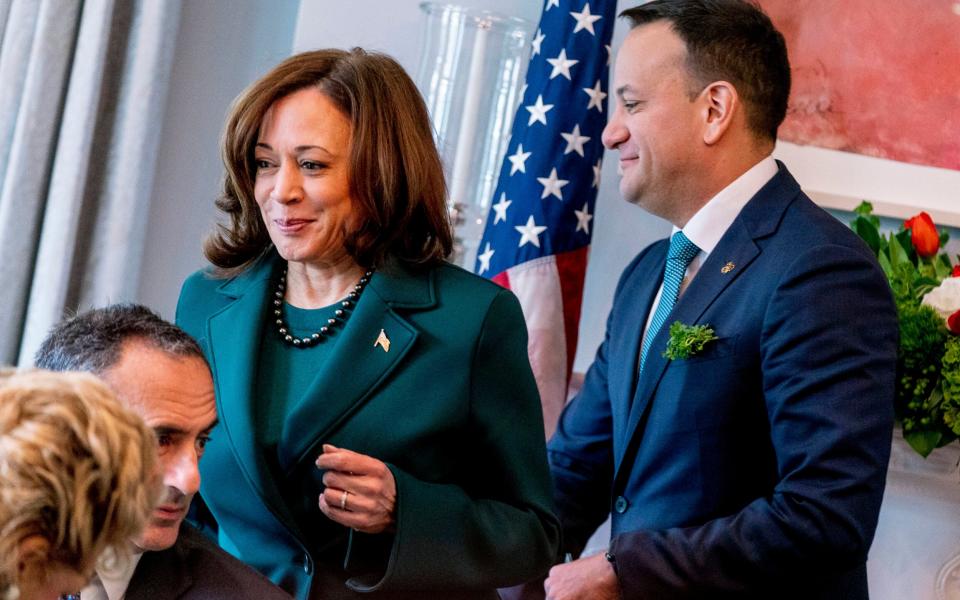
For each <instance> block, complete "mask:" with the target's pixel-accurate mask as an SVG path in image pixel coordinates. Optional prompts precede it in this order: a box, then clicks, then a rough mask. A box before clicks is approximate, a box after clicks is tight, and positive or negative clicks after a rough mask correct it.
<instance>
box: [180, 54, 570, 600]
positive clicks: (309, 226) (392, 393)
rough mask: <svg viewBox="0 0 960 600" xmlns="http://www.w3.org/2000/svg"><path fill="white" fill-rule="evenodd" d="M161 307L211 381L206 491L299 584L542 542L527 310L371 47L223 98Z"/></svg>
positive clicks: (451, 589)
mask: <svg viewBox="0 0 960 600" xmlns="http://www.w3.org/2000/svg"><path fill="white" fill-rule="evenodd" d="M223 156H224V163H225V165H226V169H227V174H226V178H225V184H224V193H223V196H222V197H221V199H220V200H219V201H218V206H219V208H220V209H221V210H223V211H224V212H225V213H226V215H227V217H228V223H227V224H225V225H224V226H222V227H221V228H220V229H219V230H218V231H217V232H216V233H215V234H214V235H213V236H212V237H211V238H210V239H209V240H208V241H207V244H206V246H205V253H206V255H207V257H208V259H209V260H210V262H211V263H213V265H214V268H213V269H212V270H210V271H203V272H199V273H196V274H194V275H193V276H191V277H190V278H189V279H188V280H187V281H186V283H185V284H184V286H183V290H182V292H181V296H180V303H179V305H178V307H177V323H179V324H180V325H181V326H182V327H183V328H184V329H186V330H187V331H188V332H190V333H191V334H192V335H194V336H195V337H196V338H197V339H198V340H199V341H200V343H201V345H202V346H203V348H204V351H205V353H206V355H207V358H208V359H209V362H210V366H211V369H212V371H213V376H214V380H215V383H216V395H217V408H218V411H219V417H220V425H219V426H218V427H217V429H216V430H215V431H214V433H213V441H212V442H211V443H210V444H209V445H208V446H207V449H206V454H205V456H204V459H203V462H202V463H201V472H202V481H203V483H202V487H201V495H202V497H203V499H204V501H205V502H206V504H207V506H208V507H209V509H210V512H211V513H212V515H213V516H214V517H215V519H216V521H217V525H218V533H217V535H218V538H219V542H220V544H221V545H222V546H223V547H224V548H226V549H227V550H228V551H230V552H231V553H233V554H235V555H236V556H238V557H239V558H240V559H242V560H244V561H246V562H248V563H249V564H251V565H253V566H254V567H256V568H258V569H259V570H261V571H262V572H263V573H265V574H266V575H267V576H268V577H270V578H271V579H272V580H273V581H274V582H275V583H277V584H278V585H280V586H281V587H283V588H284V589H286V590H287V591H289V592H291V593H292V594H293V595H294V596H295V597H297V598H301V599H306V598H332V599H336V598H358V597H372V598H381V597H382V598H445V599H446V598H451V599H453V598H496V592H495V588H497V587H503V586H508V585H511V584H514V583H520V582H523V581H527V580H529V579H531V578H534V577H536V576H539V575H542V574H543V573H544V572H545V571H546V570H547V569H548V568H549V565H550V564H551V563H552V561H553V559H554V557H555V554H556V552H557V548H558V545H559V525H558V522H557V519H556V517H555V516H554V513H553V506H552V500H551V486H550V479H549V472H548V467H547V463H546V453H545V447H544V439H543V436H544V433H543V425H542V416H541V413H540V403H539V398H538V395H537V389H536V385H535V383H534V379H533V375H532V373H531V371H530V365H529V362H528V359H527V352H526V328H525V324H524V320H523V315H522V313H521V311H520V307H519V304H518V302H517V300H516V298H515V297H514V296H513V295H512V294H511V293H510V292H509V291H507V290H505V289H502V288H500V287H498V286H496V285H495V284H492V283H490V282H488V281H486V280H483V279H481V278H478V277H476V276H474V275H472V274H470V273H468V272H466V271H463V270H461V269H459V268H457V267H454V266H451V265H449V264H446V263H444V262H443V259H444V258H445V257H446V256H447V255H448V254H449V252H450V248H451V245H452V234H451V230H450V226H449V224H448V219H447V216H446V205H445V186H444V181H443V174H442V168H441V164H440V160H439V157H438V155H437V152H436V148H435V146H434V143H433V138H432V134H431V131H430V126H429V121H428V118H427V113H426V108H425V106H424V104H423V101H422V99H421V98H420V96H419V94H418V92H417V90H416V88H415V87H414V85H413V83H412V81H410V78H409V77H408V76H407V75H406V73H404V72H403V70H402V68H401V67H400V66H399V65H398V64H397V63H396V62H395V61H393V60H392V59H390V58H389V57H386V56H383V55H378V54H373V53H369V54H368V53H366V52H364V51H362V50H359V49H355V50H353V51H350V52H346V51H339V50H322V51H316V52H307V53H303V54H299V55H296V56H294V57H292V58H290V59H288V60H286V61H284V62H283V63H281V64H280V65H278V66H277V67H276V68H275V69H274V70H273V71H271V72H270V73H268V74H267V75H266V76H264V77H263V78H262V79H260V80H259V81H257V82H256V83H254V84H253V85H252V86H251V87H250V88H249V89H247V90H246V91H245V92H244V93H243V94H242V95H241V96H240V97H239V98H238V99H237V101H236V102H235V104H234V106H233V108H232V111H231V114H230V116H229V118H228V122H227V126H226V134H225V137H224V148H223Z"/></svg>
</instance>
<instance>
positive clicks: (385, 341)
mask: <svg viewBox="0 0 960 600" xmlns="http://www.w3.org/2000/svg"><path fill="white" fill-rule="evenodd" d="M377 346H380V347H381V348H383V351H384V352H390V338H388V337H387V333H386V332H385V331H384V330H382V329H381V330H380V335H378V336H377V341H375V342H374V343H373V347H374V348H376V347H377Z"/></svg>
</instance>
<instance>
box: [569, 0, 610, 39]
mask: <svg viewBox="0 0 960 600" xmlns="http://www.w3.org/2000/svg"><path fill="white" fill-rule="evenodd" d="M570 16H571V17H573V18H574V19H576V20H577V26H576V27H574V28H573V32H574V33H576V32H578V31H580V30H581V29H586V30H587V31H589V32H590V35H597V32H596V31H594V30H593V24H594V23H596V22H597V21H599V20H600V19H602V18H603V17H601V16H600V15H591V14H590V3H589V2H587V3H586V4H585V5H584V7H583V12H579V13H577V12H571V13H570Z"/></svg>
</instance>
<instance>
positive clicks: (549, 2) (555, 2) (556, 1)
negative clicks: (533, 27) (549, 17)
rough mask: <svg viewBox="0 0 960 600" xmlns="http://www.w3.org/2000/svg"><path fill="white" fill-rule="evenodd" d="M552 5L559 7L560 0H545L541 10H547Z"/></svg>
mask: <svg viewBox="0 0 960 600" xmlns="http://www.w3.org/2000/svg"><path fill="white" fill-rule="evenodd" d="M554 6H556V7H557V8H560V0H547V6H546V7H545V8H544V9H543V12H547V11H548V10H550V9H551V8H553V7H554Z"/></svg>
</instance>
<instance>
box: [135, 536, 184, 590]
mask: <svg viewBox="0 0 960 600" xmlns="http://www.w3.org/2000/svg"><path fill="white" fill-rule="evenodd" d="M192 571H193V568H192V565H190V564H188V563H187V561H186V557H185V556H184V554H183V549H182V547H181V542H180V540H178V541H177V543H176V544H174V545H173V547H172V548H167V549H166V550H159V551H147V552H144V553H143V556H141V557H140V562H139V563H137V568H136V569H135V570H134V571H133V577H131V578H130V584H129V585H128V586H127V591H126V592H125V593H124V596H123V597H124V598H125V599H126V600H176V599H177V598H180V597H181V596H183V595H184V594H185V593H186V592H187V590H189V589H190V587H191V586H192V585H193V578H192V577H191V573H192Z"/></svg>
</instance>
